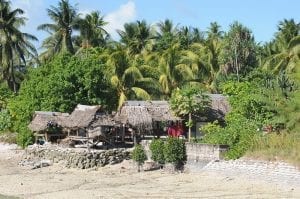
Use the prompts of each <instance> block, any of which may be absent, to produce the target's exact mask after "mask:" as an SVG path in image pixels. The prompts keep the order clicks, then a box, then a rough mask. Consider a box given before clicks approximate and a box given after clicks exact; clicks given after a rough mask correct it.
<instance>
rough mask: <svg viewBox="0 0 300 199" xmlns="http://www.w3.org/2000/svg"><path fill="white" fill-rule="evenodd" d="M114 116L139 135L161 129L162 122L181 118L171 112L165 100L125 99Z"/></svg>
mask: <svg viewBox="0 0 300 199" xmlns="http://www.w3.org/2000/svg"><path fill="white" fill-rule="evenodd" d="M114 118H115V120H116V121H119V122H120V123H122V124H123V125H126V126H130V127H132V129H133V130H134V132H135V133H136V134H139V135H145V134H148V135H149V134H150V135H151V134H153V133H155V132H156V131H159V130H162V125H161V124H162V123H164V124H165V123H167V122H169V121H180V120H181V119H180V118H179V117H176V116H175V115H174V114H173V113H172V111H171V109H170V106H169V103H168V102H167V101H126V102H124V104H123V106H122V107H121V109H120V110H119V111H118V112H117V113H116V115H115V117H114Z"/></svg>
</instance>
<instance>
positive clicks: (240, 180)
mask: <svg viewBox="0 0 300 199" xmlns="http://www.w3.org/2000/svg"><path fill="white" fill-rule="evenodd" d="M0 148H1V147H0ZM20 156H21V153H20V152H16V151H14V150H1V149H0V198H1V194H2V195H7V196H17V197H20V198H28V199H29V198H30V199H37V198H41V199H45V198H55V199H59V198H68V199H69V198H300V190H299V187H293V188H290V187H287V186H285V185H282V186H281V185H280V184H278V183H277V184H275V183H272V182H267V181H262V180H255V179H253V178H250V177H249V176H247V175H243V174H241V173H239V174H238V175H234V174H232V173H230V174H228V175H226V174H225V173H224V172H223V173H221V172H217V171H199V172H191V173H189V172H185V173H176V174H169V173H165V172H163V171H159V170H157V171H151V172H141V173H136V172H135V170H133V169H132V167H131V164H130V163H129V162H123V163H122V164H119V165H114V166H109V167H104V168H99V169H98V170H97V171H96V170H75V169H66V168H63V167H62V166H60V165H58V164H55V165H54V166H50V167H45V168H41V169H35V170H31V169H30V168H27V167H21V166H18V164H17V163H18V161H19V160H20Z"/></svg>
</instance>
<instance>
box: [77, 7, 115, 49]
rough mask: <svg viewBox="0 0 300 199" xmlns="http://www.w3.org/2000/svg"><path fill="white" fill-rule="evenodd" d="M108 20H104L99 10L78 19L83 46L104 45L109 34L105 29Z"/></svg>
mask: <svg viewBox="0 0 300 199" xmlns="http://www.w3.org/2000/svg"><path fill="white" fill-rule="evenodd" d="M106 24H107V22H105V21H104V19H103V16H101V14H100V12H99V11H94V12H91V13H90V14H87V15H86V16H85V17H84V19H78V24H77V27H76V28H77V29H79V30H80V40H81V47H82V48H89V47H97V46H104V45H105V42H106V38H107V37H108V36H109V34H108V32H107V31H106V30H105V29H104V26H105V25H106Z"/></svg>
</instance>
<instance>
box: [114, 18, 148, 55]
mask: <svg viewBox="0 0 300 199" xmlns="http://www.w3.org/2000/svg"><path fill="white" fill-rule="evenodd" d="M118 34H119V35H120V37H121V42H122V43H124V44H125V45H126V46H127V47H128V50H129V53H130V54H131V55H136V54H139V53H141V52H142V51H143V50H144V49H145V47H146V45H147V43H148V42H149V40H150V38H151V34H150V26H149V25H148V24H147V22H146V21H144V20H143V21H136V22H134V23H126V24H125V25H124V31H122V30H118Z"/></svg>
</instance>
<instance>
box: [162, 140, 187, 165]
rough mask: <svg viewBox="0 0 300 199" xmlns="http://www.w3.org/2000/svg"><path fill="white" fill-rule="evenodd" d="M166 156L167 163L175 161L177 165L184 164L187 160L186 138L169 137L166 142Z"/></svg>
mask: <svg viewBox="0 0 300 199" xmlns="http://www.w3.org/2000/svg"><path fill="white" fill-rule="evenodd" d="M164 156H165V160H166V162H167V163H173V164H174V165H176V166H180V165H183V164H184V163H185V161H186V148H185V142H184V140H182V139H179V138H172V137H169V138H168V139H167V141H166V143H165V147H164Z"/></svg>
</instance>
